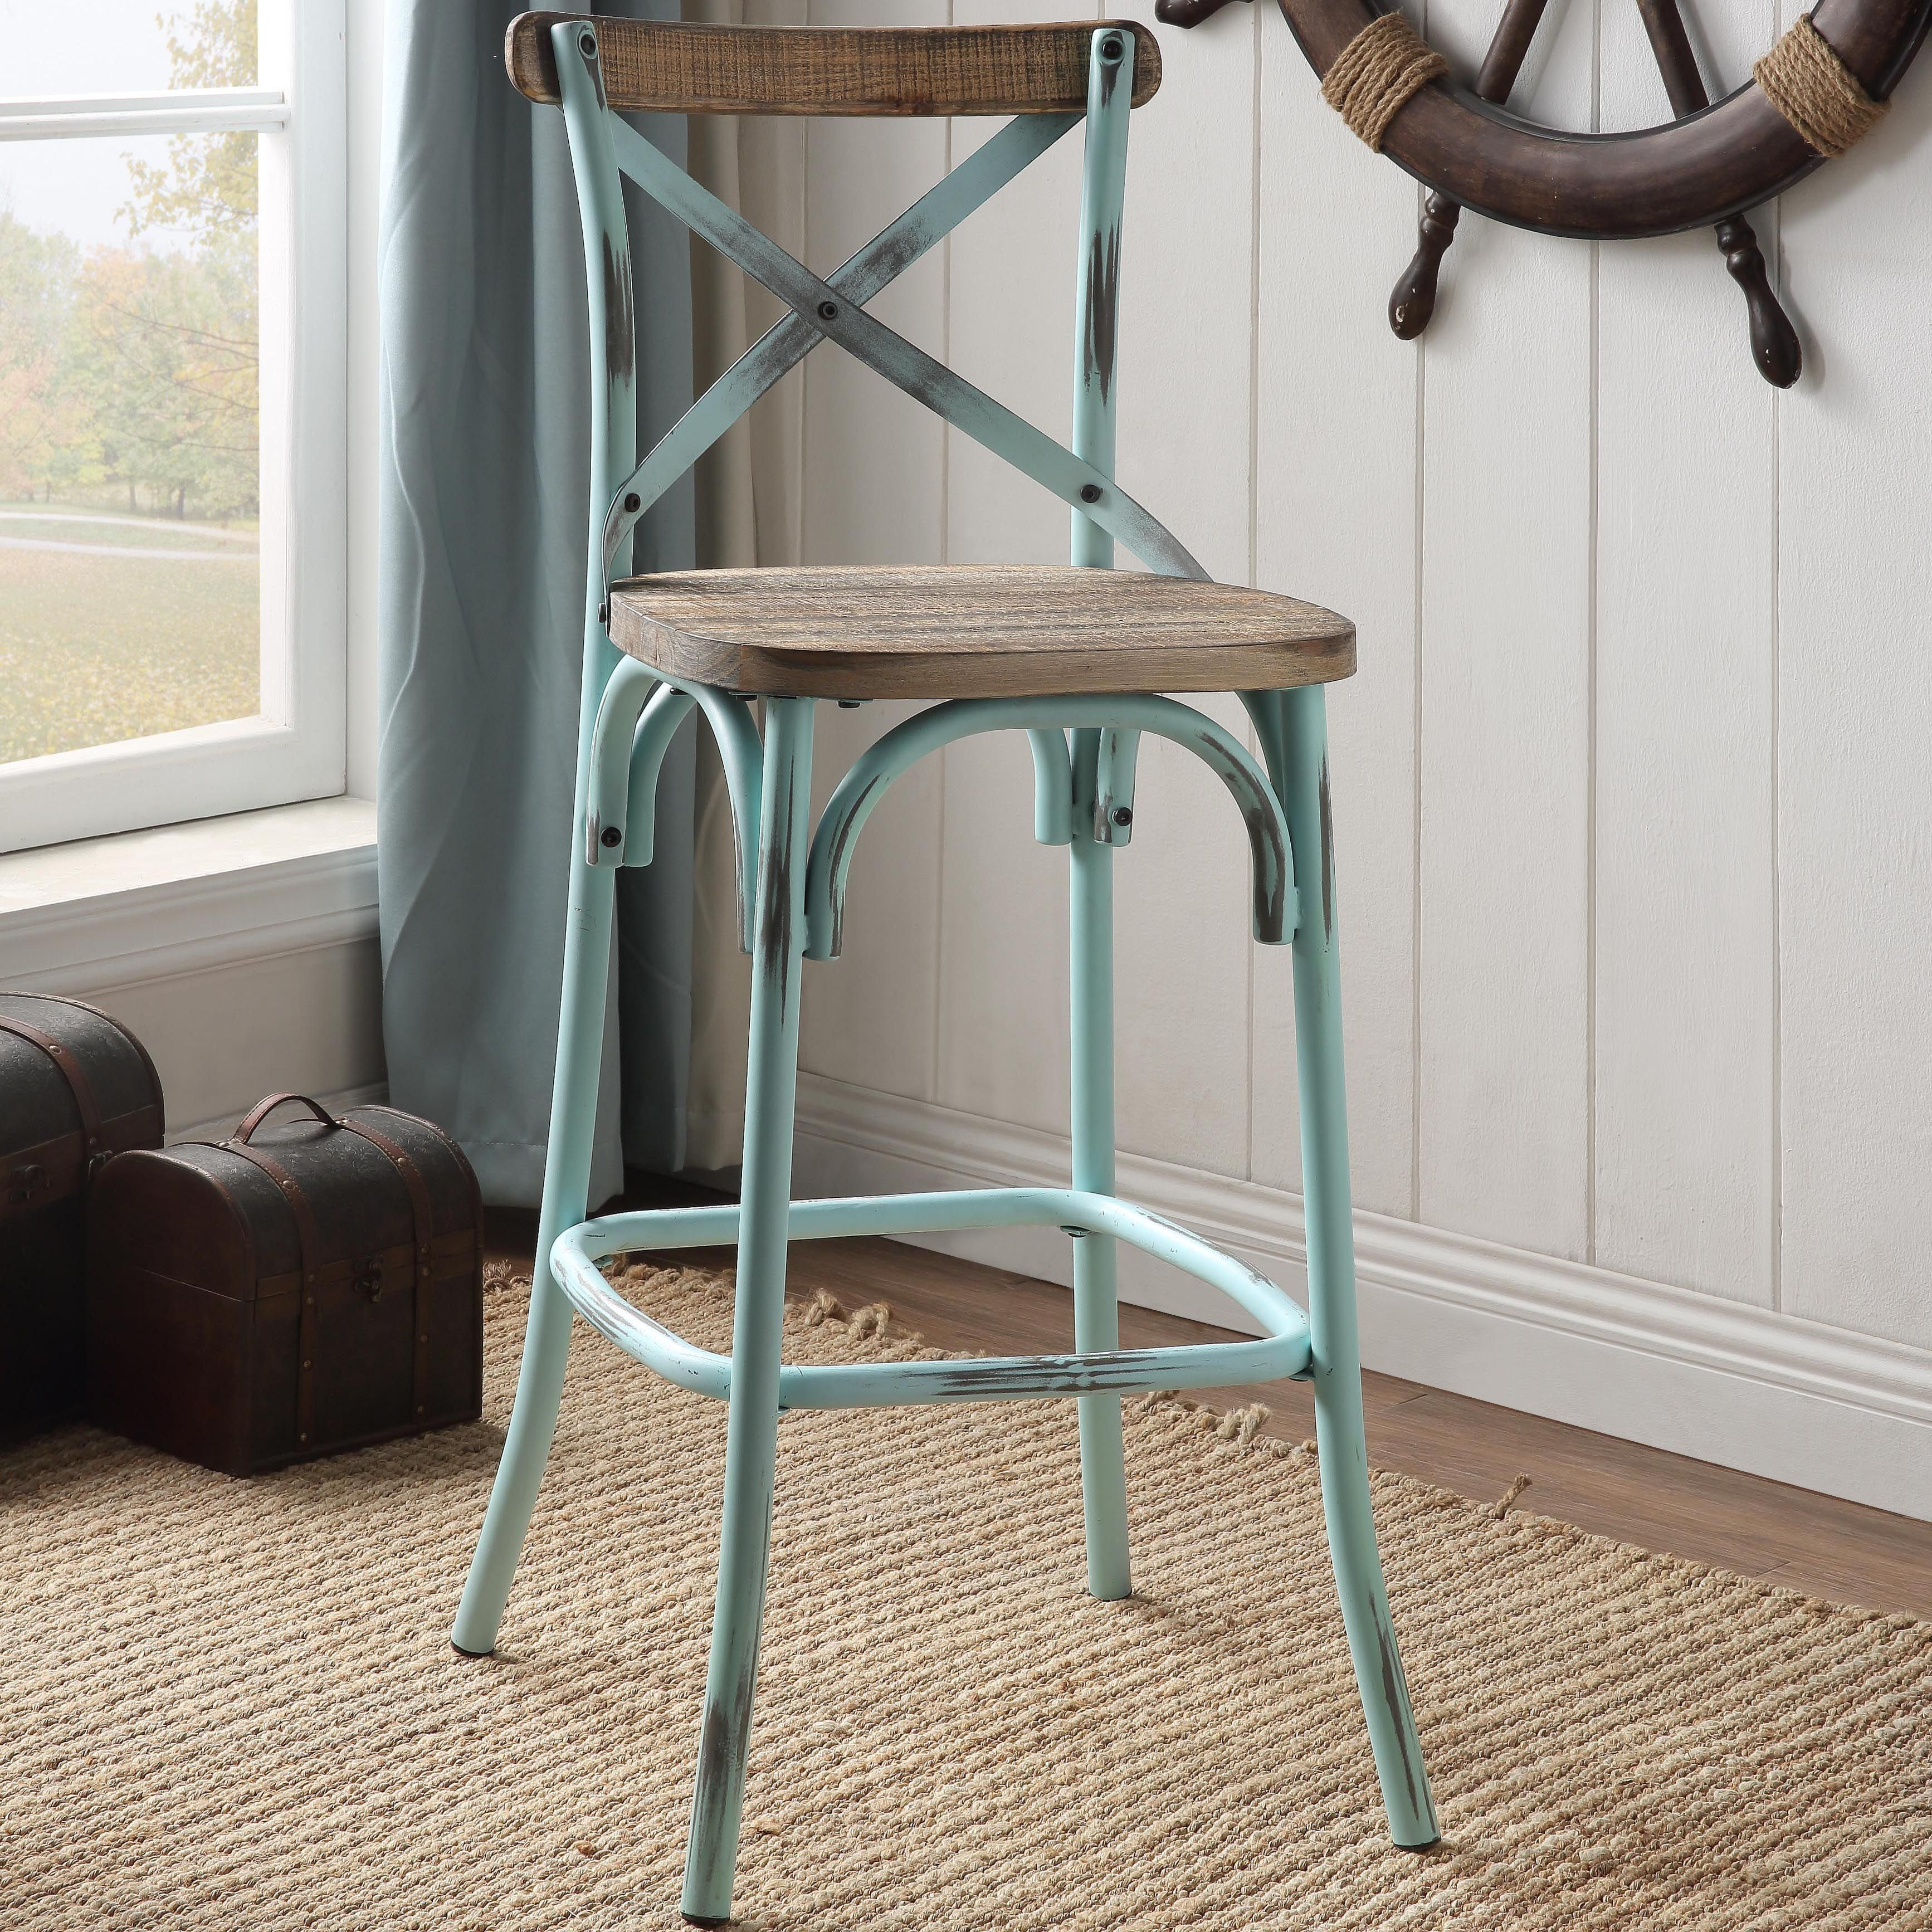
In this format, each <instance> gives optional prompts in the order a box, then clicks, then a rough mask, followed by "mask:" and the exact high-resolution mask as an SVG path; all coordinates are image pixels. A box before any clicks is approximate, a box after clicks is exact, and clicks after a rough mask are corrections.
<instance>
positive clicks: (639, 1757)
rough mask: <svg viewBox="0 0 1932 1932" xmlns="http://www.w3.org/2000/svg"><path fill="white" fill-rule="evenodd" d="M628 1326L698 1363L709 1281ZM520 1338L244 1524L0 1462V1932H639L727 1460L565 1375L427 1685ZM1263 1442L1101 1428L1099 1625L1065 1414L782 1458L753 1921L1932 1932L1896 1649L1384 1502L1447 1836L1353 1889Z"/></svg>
mask: <svg viewBox="0 0 1932 1932" xmlns="http://www.w3.org/2000/svg"><path fill="white" fill-rule="evenodd" d="M625 1280H626V1292H630V1293H631V1294H633V1295H635V1296H636V1297H637V1299H639V1300H640V1301H641V1302H642V1303H643V1304H644V1305H645V1306H646V1307H649V1308H650V1309H652V1310H653V1311H654V1312H655V1313H657V1314H658V1315H659V1316H662V1317H663V1318H664V1319H667V1320H668V1321H670V1322H671V1323H672V1324H673V1326H675V1327H676V1328H679V1330H681V1331H682V1332H684V1333H685V1334H688V1335H690V1336H691V1337H693V1338H694V1339H695V1340H700V1341H703V1342H706V1343H709V1344H710V1345H711V1346H719V1347H721V1346H725V1345H726V1342H727V1333H728V1322H729V1313H728V1301H727V1296H726V1294H725V1292H724V1289H723V1287H722V1286H721V1283H719V1281H718V1279H717V1278H716V1277H707V1276H704V1275H700V1274H669V1273H661V1272H647V1271H642V1270H638V1271H633V1272H632V1273H631V1274H630V1275H628V1277H626V1278H625ZM814 1313H815V1314H816V1316H817V1319H811V1316H813V1314H814ZM522 1322H523V1296H522V1295H521V1293H520V1292H519V1289H518V1287H517V1286H516V1285H514V1284H511V1285H504V1284H499V1285H498V1286H497V1287H496V1289H494V1290H493V1292H492V1293H491V1295H490V1312H489V1317H488V1320H487V1327H486V1332H487V1336H488V1338H489V1346H488V1362H489V1370H488V1395H487V1415H486V1420H485V1421H484V1424H481V1425H479V1426H478V1427H471V1428H467V1429H459V1430H451V1431H449V1432H446V1433H443V1434H440V1435H438V1436H434V1437H432V1438H430V1439H426V1440H423V1441H420V1442H411V1443H406V1444H401V1445H395V1446H393V1447H389V1448H380V1449H376V1450H371V1451H365V1452H363V1453H362V1454H356V1455H351V1456H345V1457H338V1458H335V1459H333V1460H329V1461H326V1462H323V1463H316V1464H313V1465H311V1466H309V1467H308V1468H305V1469H295V1470H290V1471H288V1472H285V1473H284V1474H282V1475H276V1476H273V1477H270V1478H266V1479H263V1480H259V1481H254V1482H248V1483H241V1482H233V1481H229V1480H227V1479H226V1478H223V1477H219V1476H214V1475H208V1474H206V1473H205V1472H202V1471H199V1470H197V1469H191V1468H189V1467H187V1466H184V1465H183V1464H180V1463H174V1462H171V1461H169V1460H167V1459H166V1458H164V1457H160V1456H159V1455H157V1454H151V1453H150V1452H148V1451H145V1450H142V1449H138V1448H133V1447H130V1445H127V1444H126V1443H124V1442H119V1441H117V1440H115V1439H113V1438H110V1437H108V1436H104V1435H101V1434H98V1433H92V1432H89V1431H86V1430H68V1431H66V1432H64V1433H61V1434H59V1435H57V1436H52V1437H49V1438H46V1439H43V1440H42V1441H41V1442H39V1443H37V1444H35V1445H30V1446H28V1447H27V1448H24V1449H22V1450H20V1451H16V1452H14V1453H13V1454H11V1455H10V1456H9V1457H7V1458H5V1459H4V1460H0V1927H5V1928H6V1932H56V1929H57V1928H58V1932H80V1928H88V1932H95V1928H121V1927H195V1928H202V1927H206V1928H221V1932H227V1928H237V1932H277V1928H281V1927H327V1928H329V1932H363V1928H368V1932H401V1928H413V1927H433V1928H443V1927H450V1928H457V1932H464V1929H465V1928H472V1927H475V1928H486V1927H487V1928H491V1929H492V1932H496V1928H504V1932H508V1928H529V1932H538V1928H541V1932H553V1928H557V1927H595V1928H602V1927H612V1928H616V1927H653V1928H655V1927H669V1926H673V1925H675V1924H677V1923H678V1921H677V1918H676V1897H677V1888H678V1882H679V1870H680V1867H681V1864H682V1855H683V1846H684V1828H685V1814H686V1809H687V1807H688V1804H689V1801H690V1790H691V1769H692V1757H693V1749H694V1742H695V1738H696V1733H697V1715H698V1706H699V1699H700V1692H701V1690H702V1686H703V1675H704V1663H705V1649H706V1638H707V1634H708V1631H709V1617H710V1608H711V1589H712V1565H713V1563H714V1562H715V1552H716V1537H717V1532H716V1528H715V1523H716V1507H717V1501H718V1490H719V1483H720V1479H721V1470H722V1465H723V1454H724V1412H723V1410H722V1409H721V1407H718V1406H715V1405H712V1404H709V1403H703V1402H702V1401H700V1400H698V1399H697V1398H695V1397H690V1396H688V1395H685V1394H682V1393H681V1392H679V1391H674V1390H672V1389H670V1388H666V1387H664V1385H661V1384H659V1383H658V1382H655V1380H653V1379H652V1378H651V1377H649V1376H647V1375H646V1374H645V1373H643V1371H642V1370H638V1369H637V1368H635V1367H634V1366H633V1365H631V1364H630V1363H628V1361H626V1360H625V1358H622V1357H621V1356H619V1355H618V1354H617V1352H616V1351H615V1350H614V1349H610V1348H609V1347H607V1346H605V1345H604V1344H603V1343H601V1342H599V1341H598V1340H597V1339H596V1338H595V1337H590V1336H589V1335H587V1334H586V1333H585V1332H584V1331H582V1330H580V1331H579V1332H578V1337H577V1343H576V1345H575V1349H574V1357H573V1361H572V1366H571V1382H570V1387H569V1389H568V1394H567V1395H566V1398H565V1406H564V1412H563V1421H562V1428H561V1430H559V1434H558V1436H557V1441H556V1452H555V1455H554V1457H553V1461H552V1463H551V1466H550V1475H549V1478H548V1480H547V1482H546V1484H545V1486H544V1492H543V1496H542V1499H541V1504H540V1505H539V1508H538V1516H537V1520H536V1523H535V1529H534V1530H533V1532H532V1536H531V1538H530V1542H529V1548H528V1550H527V1552H526V1555H525V1556H524V1559H523V1568H522V1571H521V1573H520V1576H519V1577H518V1580H517V1589H516V1592H515V1595H514V1597H513V1598H511V1607H510V1612H509V1616H508V1619H507V1620H506V1622H505V1625H504V1628H503V1634H502V1650H501V1652H500V1654H499V1656H497V1657H496V1658H495V1659H493V1660H492V1661H483V1662H464V1661H462V1660H460V1659H459V1658H457V1657H456V1656H455V1655H453V1654H452V1652H451V1650H450V1648H449V1641H448V1637H447V1634H446V1633H447V1631H448V1628H449V1619H450V1616H451V1613H452V1610H453V1608H454V1607H455V1601H456V1596H457V1593H458V1589H459V1588H460V1584H461V1581H462V1578H463V1570H464V1566H465V1565H466V1562H467V1561H468V1559H469V1553H470V1549H471V1545H472V1539H473V1538H474V1537H475V1532H476V1528H477V1525H478V1522H479V1521H480V1520H481V1515H482V1509H483V1502H484V1495H485V1493H486V1490H487V1484H488V1482H489V1478H490V1472H491V1470H492V1469H493V1466H494V1463H495V1461H496V1453H497V1450H498V1447H499V1442H500V1430H501V1426H502V1422H503V1421H504V1418H505V1416H506V1415H507V1414H508V1403H509V1392H510V1388H511V1380H512V1378H513V1375H514V1367H515V1363H516V1360H517V1353H518V1349H519V1346H520V1340H521V1334H522ZM787 1326H788V1333H787V1337H786V1341H787V1352H788V1353H789V1354H790V1355H792V1356H793V1357H794V1358H799V1359H802V1360H806V1361H814V1360H816V1361H831V1360H847V1359H853V1358H863V1357H867V1356H877V1355H880V1354H881V1353H890V1352H893V1351H894V1350H895V1349H896V1350H902V1351H904V1352H912V1349H911V1345H910V1344H909V1343H907V1342H906V1341H904V1340H900V1339H898V1337H896V1335H895V1331H894V1329H893V1328H892V1325H891V1324H890V1323H889V1322H886V1323H884V1324H883V1333H882V1332H881V1327H882V1324H881V1321H880V1316H879V1315H878V1313H877V1310H865V1311H859V1310H854V1311H853V1313H852V1315H851V1316H846V1315H844V1313H843V1311H841V1312H840V1313H837V1314H828V1313H826V1310H825V1309H824V1307H823V1303H822V1302H821V1303H820V1304H817V1307H816V1309H815V1310H803V1309H794V1310H793V1311H792V1312H791V1313H790V1315H789V1316H788V1318H787ZM1254 1420H1255V1418H1253V1415H1247V1416H1243V1415H1236V1416H1235V1417H1234V1418H1219V1419H1217V1418H1215V1417H1214V1415H1211V1413H1209V1412H1205V1411H1202V1410H1196V1409H1189V1408H1187V1407H1185V1406H1181V1405H1180V1404H1177V1403H1171V1402H1170V1403H1161V1404H1157V1405H1154V1406H1151V1407H1148V1408H1145V1409H1142V1408H1140V1407H1139V1406H1133V1405H1130V1409H1129V1419H1128V1427H1127V1454H1128V1459H1129V1464H1130V1481H1131V1494H1132V1498H1133V1535H1134V1546H1135V1563H1136V1569H1135V1579H1136V1595H1135V1597H1134V1598H1133V1599H1132V1600H1131V1601H1129V1602H1127V1603H1124V1604H1099V1603H1095V1602H1094V1601H1091V1600H1090V1599H1089V1598H1088V1597H1087V1596H1086V1595H1085V1590H1084V1587H1083V1583H1084V1571H1083V1565H1082V1552H1081V1517H1080V1502H1079V1480H1078V1465H1077V1460H1076V1448H1075V1434H1074V1427H1073V1415H1072V1414H1071V1412H1070V1409H1069V1408H1068V1407H1067V1406H1066V1405H1064V1404H1049V1403H1030V1404H1026V1405H1021V1406H985V1407H974V1408H947V1409H913V1410H892V1411H883V1412H860V1413H845V1414H833V1415H795V1416H793V1417H790V1418H787V1420H786V1421H785V1423H784V1426H783V1428H782V1429H781V1432H780V1436H781V1445H782V1446H781V1451H780V1460H779V1470H778V1512H777V1521H776V1528H775V1535H774V1541H773V1547H772V1592H771V1598H770V1604H769V1613H768V1615H767V1617H766V1625H765V1640H764V1658H763V1671H762V1674H761V1676H760V1682H759V1686H758V1703H757V1719H756V1724H755V1728H754V1733H753V1740H752V1744H753V1748H752V1771H751V1785H750V1795H749V1799H748V1805H747V1818H748V1828H747V1829H746V1832H745V1841H744V1848H743V1852H742V1858H741V1861H740V1864H739V1885H738V1894H737V1906H738V1909H739V1914H740V1917H741V1918H742V1921H743V1922H744V1923H745V1924H747V1925H749V1926H755V1927H769V1928H772V1932H778V1928H796V1932H805V1928H811V1932H834V1928H836V1932H856V1928H862V1927H864V1928H870V1927H922V1928H924V1927H947V1928H952V1927H959V1928H969V1927H988V1928H991V1927H999V1928H1001V1932H1026V1929H1027V1928H1032V1927H1049V1926H1052V1927H1133V1928H1137V1932H1139V1928H1153V1929H1154V1932H1159V1929H1160V1928H1166V1927H1180V1926H1197V1925H1198V1926H1213V1927H1231V1928H1249V1927H1255V1928H1263V1932H1269V1929H1270V1928H1274V1927H1283V1928H1286V1927H1296V1928H1301V1927H1307V1928H1310V1932H1314V1928H1318V1927H1319V1928H1322V1932H1340V1928H1345V1927H1363V1928H1370V1927H1373V1928H1376V1932H1383V1928H1389V1927H1444V1928H1447V1927H1468V1928H1471V1932H1475V1928H1482V1932H1529V1928H1532V1927H1550V1928H1556V1927H1563V1928H1572V1927H1605V1928H1611V1927H1614V1928H1616V1932H1631V1928H1637V1927H1685V1928H1697V1932H1718V1928H1725V1927H1739V1928H1742V1927H1751V1928H1753V1932H1758V1928H1769V1927H1806V1928H1814V1927H1861V1928H1867V1927H1898V1928H1901V1932H1903V1928H1906V1927H1915V1928H1920V1932H1923V1928H1924V1927H1928V1926H1932V1717H1928V1709H1932V1626H1927V1625H1923V1624H1920V1623H1918V1622H1915V1621H1913V1620H1912V1619H1909V1618H1906V1617H1902V1616H1879V1615H1875V1614H1868V1613H1861V1612H1858V1611H1852V1610H1838V1609H1834V1608H1832V1607H1830V1606H1829V1605H1827V1604H1823V1603H1821V1602H1818V1601H1811V1600H1808V1599H1807V1598H1802V1597H1799V1596H1796V1595H1791V1594H1790V1593H1788V1592H1781V1591H1778V1590H1775V1589H1770V1588H1768V1587H1766V1586H1763V1585H1761V1584H1758V1583H1752V1582H1748V1581H1746V1580H1742V1579H1740V1578H1739V1577H1734V1576H1731V1575H1729V1574H1724V1573H1723V1572H1721V1571H1715V1570H1710V1569H1706V1568H1701V1567H1700V1566H1698V1565H1694V1564H1691V1563H1686V1562H1679V1561H1676V1560H1674V1559H1670V1558H1667V1557H1660V1556H1647V1555H1646V1554H1645V1553H1643V1552H1642V1551H1640V1550H1635V1549H1632V1548H1628V1547H1622V1546H1620V1545H1619V1544H1614V1543H1610V1542H1607V1541H1604V1540H1602V1539H1600V1538H1595V1537H1591V1536H1587V1535H1582V1534H1580V1533H1579V1532H1577V1531H1574V1530H1572V1529H1567V1528H1565V1527H1563V1526H1560V1525H1558V1524H1556V1523H1547V1522H1542V1521H1539V1520H1535V1519H1534V1518H1531V1517H1526V1516H1524V1515H1523V1514H1520V1512H1518V1513H1511V1514H1502V1515H1499V1514H1498V1513H1497V1511H1496V1508H1495V1506H1494V1505H1489V1506H1484V1505H1477V1504H1472V1503H1469V1502H1464V1501H1462V1500H1460V1499H1457V1498H1456V1497H1454V1496H1449V1495H1447V1494H1445V1493H1442V1492H1439V1491H1437V1490H1430V1489H1429V1488H1427V1487H1424V1486H1422V1485H1421V1484H1417V1483H1415V1482H1412V1481H1408V1480H1406V1479H1404V1478H1397V1477H1393V1476H1387V1477H1382V1478H1379V1479H1378V1481H1377V1483H1376V1508H1377V1511H1378V1513H1379V1519H1380V1522H1381V1526H1382V1546H1383V1549H1384V1550H1385V1553H1386V1556H1387V1559H1388V1568H1389V1573H1390V1582H1391V1592H1392V1595H1393V1598H1394V1616H1395V1621H1396V1624H1397V1628H1398V1630H1399V1631H1400V1636H1401V1640H1402V1643H1403V1649H1404V1651H1405V1652H1406V1658H1407V1662H1408V1666H1409V1674H1410V1676H1411V1679H1412V1682H1413V1684H1414V1686H1415V1692H1416V1695H1417V1699H1418V1710H1419V1715H1420V1720H1421V1730H1422V1736H1423V1742H1424V1746H1425V1748H1426V1750H1427V1754H1428V1759H1429V1765H1430V1771H1431V1772H1432V1774H1433V1777H1434V1779H1435V1782H1436V1791H1437V1793H1438V1794H1439V1799H1440V1802H1441V1806H1442V1816H1443V1820H1444V1825H1445V1831H1446V1834H1447V1836H1446V1838H1445V1842H1444V1843H1443V1845H1442V1848H1441V1849H1439V1851H1438V1852H1436V1853H1434V1854H1433V1855H1427V1856H1421V1857H1418V1856H1415V1855H1410V1854H1404V1853H1402V1852H1396V1851H1394V1850H1393V1849H1391V1847H1390V1846H1389V1844H1388V1840H1387V1838H1386V1837H1385V1835H1384V1831H1383V1826H1382V1814H1381V1810H1380V1807H1379V1803H1378V1802H1377V1799H1376V1785H1375V1778H1374V1774H1373V1769H1372V1767H1371V1765H1370V1757H1369V1753H1368V1749H1367V1743H1366V1740H1365V1737H1364V1731H1363V1727H1362V1721H1361V1715H1360V1712H1359V1710H1358V1706H1357V1703H1356V1698H1355V1686H1354V1684H1353V1682H1352V1679H1351V1677H1350V1674H1349V1666H1348V1660H1347V1656H1346V1652H1345V1649H1344V1648H1343V1638H1342V1630H1341V1625H1340V1619H1339V1617H1338V1616H1337V1611H1336V1608H1335V1600H1334V1592H1333V1589H1332V1587H1331V1581H1330V1577H1329V1571H1328V1556H1327V1553H1326V1550H1325V1545H1324V1542H1323V1538H1322V1517H1321V1507H1320V1492H1319V1485H1318V1477H1317V1469H1316V1460H1315V1458H1314V1457H1313V1454H1311V1453H1310V1451H1308V1450H1307V1448H1294V1447H1292V1446H1291V1445H1286V1444H1283V1443H1277V1442H1274V1441H1272V1440H1271V1439H1269V1438H1268V1436H1257V1435H1256V1434H1255V1433H1254V1432H1253V1422H1254Z"/></svg>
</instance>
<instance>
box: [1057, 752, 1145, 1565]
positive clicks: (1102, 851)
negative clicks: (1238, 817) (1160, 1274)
mask: <svg viewBox="0 0 1932 1932" xmlns="http://www.w3.org/2000/svg"><path fill="white" fill-rule="evenodd" d="M1099 758H1100V732H1099V731H1098V730H1079V731H1077V732H1076V733H1075V734H1074V757H1073V772H1074V778H1073V845H1072V847H1071V848H1070V851H1069V853H1068V859H1069V863H1070V867H1071V872H1070V904H1069V908H1068V910H1069V935H1070V945H1069V952H1070V959H1071V963H1072V969H1073V970H1072V975H1071V977H1072V980H1073V986H1072V998H1073V1184H1074V1186H1075V1187H1077V1188H1081V1189H1084V1190H1088V1191H1089V1192H1091V1193H1095V1194H1111V1193H1113V1191H1114V853H1113V848H1112V847H1111V846H1109V845H1104V844H1101V843H1100V841H1098V840H1097V838H1095V837H1094V793H1095V790H1096V773H1097V766H1098V763H1099ZM1115 1266H1116V1256H1115V1244H1114V1238H1113V1237H1112V1235H1082V1236H1081V1237H1080V1238H1079V1239H1078V1240H1076V1241H1075V1242H1074V1244H1073V1346H1075V1347H1076V1349H1079V1350H1080V1351H1081V1352H1082V1354H1086V1353H1088V1352H1097V1351H1100V1350H1102V1349H1118V1347H1119V1346H1121V1311H1120V1303H1119V1300H1118V1293H1117V1289H1116V1285H1115V1283H1116V1277H1115ZM1079 1407H1080V1493H1081V1499H1082V1504H1083V1505H1084V1507H1085V1512H1086V1518H1087V1587H1088V1590H1090V1591H1091V1592H1092V1593H1093V1595H1095V1596H1097V1597H1099V1598H1102V1599H1103V1600H1106V1601H1112V1600H1114V1599H1116V1598H1122V1597H1125V1596H1128V1595H1131V1594H1132V1592H1133V1572H1132V1566H1131V1562H1130V1556H1129V1553H1128V1547H1127V1463H1126V1452H1125V1449H1124V1445H1123V1441H1122V1436H1121V1399H1120V1397H1118V1396H1115V1395H1089V1396H1082V1397H1081V1398H1080V1403H1079Z"/></svg>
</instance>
